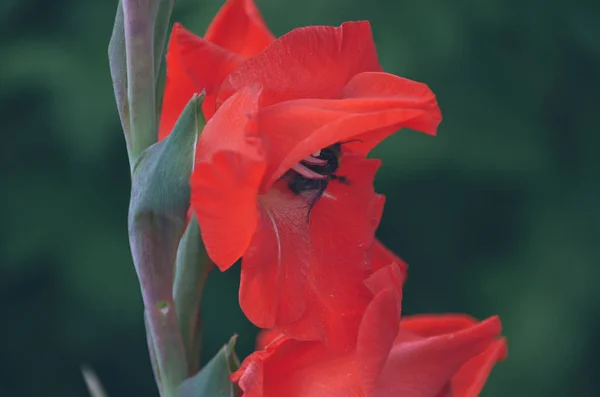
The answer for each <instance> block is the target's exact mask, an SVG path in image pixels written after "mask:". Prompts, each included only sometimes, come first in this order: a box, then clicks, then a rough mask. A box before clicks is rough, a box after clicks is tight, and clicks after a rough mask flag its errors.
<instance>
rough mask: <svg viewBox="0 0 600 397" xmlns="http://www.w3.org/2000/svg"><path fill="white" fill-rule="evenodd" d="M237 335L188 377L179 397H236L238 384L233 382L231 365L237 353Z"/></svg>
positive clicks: (180, 389)
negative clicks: (200, 368)
mask: <svg viewBox="0 0 600 397" xmlns="http://www.w3.org/2000/svg"><path fill="white" fill-rule="evenodd" d="M236 338H237V337H236V336H235V335H234V336H233V337H232V338H231V339H230V340H229V343H228V344H227V345H225V346H223V348H222V349H221V350H219V352H218V353H217V355H216V356H214V357H213V358H212V360H210V361H209V362H208V363H207V364H206V365H205V366H204V368H202V370H201V371H200V372H198V373H197V374H196V375H194V376H193V377H191V378H189V379H187V380H186V381H185V382H183V384H182V385H181V387H180V388H179V397H205V396H206V397H235V396H237V395H238V394H237V393H238V392H237V386H236V385H234V384H233V383H231V381H230V380H229V376H230V375H231V373H232V367H231V366H230V363H231V360H232V357H233V356H234V355H235V353H234V347H235V340H236Z"/></svg>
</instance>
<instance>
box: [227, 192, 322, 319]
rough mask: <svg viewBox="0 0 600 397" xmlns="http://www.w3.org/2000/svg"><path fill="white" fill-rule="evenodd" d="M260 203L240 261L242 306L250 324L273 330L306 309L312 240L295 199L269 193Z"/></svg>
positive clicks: (287, 194)
mask: <svg viewBox="0 0 600 397" xmlns="http://www.w3.org/2000/svg"><path fill="white" fill-rule="evenodd" d="M260 204H261V205H260V212H259V213H260V219H259V223H258V228H257V230H256V233H255V234H254V237H253V238H252V241H251V243H250V246H249V247H248V250H247V251H246V253H245V254H244V258H243V260H242V273H241V279H240V292H239V294H240V306H241V308H242V310H243V311H244V314H245V315H246V317H248V319H249V320H250V321H251V322H252V323H254V324H255V325H257V326H258V327H261V328H273V327H275V326H276V325H278V324H285V323H289V322H292V321H295V320H297V319H298V318H299V317H300V316H301V315H302V313H303V312H304V310H305V302H304V293H305V286H306V268H307V267H308V266H309V261H310V257H309V255H310V241H309V240H308V224H307V222H306V219H307V218H306V205H305V203H304V202H303V201H302V200H301V199H299V197H297V196H294V195H293V194H292V193H291V192H290V191H287V192H286V191H278V190H276V189H273V191H272V192H270V193H269V194H267V195H264V196H261V198H260Z"/></svg>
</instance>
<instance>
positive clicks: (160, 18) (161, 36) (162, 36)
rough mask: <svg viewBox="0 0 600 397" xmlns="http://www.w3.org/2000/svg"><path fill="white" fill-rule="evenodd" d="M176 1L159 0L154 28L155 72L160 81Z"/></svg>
mask: <svg viewBox="0 0 600 397" xmlns="http://www.w3.org/2000/svg"><path fill="white" fill-rule="evenodd" d="M174 5H175V0H158V6H157V8H156V21H155V26H154V71H155V74H156V76H155V79H156V80H157V81H158V75H159V70H160V69H161V66H162V65H163V64H164V62H163V61H164V55H165V45H166V43H167V36H168V34H169V26H170V24H171V13H172V11H173V6H174Z"/></svg>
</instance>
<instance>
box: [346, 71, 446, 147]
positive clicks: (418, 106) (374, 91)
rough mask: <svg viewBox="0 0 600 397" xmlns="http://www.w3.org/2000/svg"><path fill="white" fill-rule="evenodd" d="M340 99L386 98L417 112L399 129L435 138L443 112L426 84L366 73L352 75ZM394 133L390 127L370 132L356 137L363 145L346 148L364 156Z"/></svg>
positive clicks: (386, 74)
mask: <svg viewBox="0 0 600 397" xmlns="http://www.w3.org/2000/svg"><path fill="white" fill-rule="evenodd" d="M342 97H343V98H348V99H350V98H362V99H367V98H369V99H388V100H393V101H395V103H396V104H397V106H398V107H403V108H405V109H415V110H419V111H420V112H417V113H415V115H414V117H413V118H411V119H407V120H406V121H405V122H404V123H403V125H402V127H403V128H410V129H413V130H416V131H421V132H424V133H426V134H431V135H435V134H436V132H437V127H438V125H439V124H440V122H441V121H442V113H441V111H440V108H439V106H438V103H437V100H436V97H435V95H434V94H433V92H432V91H431V90H430V89H429V87H428V86H427V85H426V84H423V83H419V82H416V81H413V80H409V79H405V78H403V77H398V76H395V75H393V74H389V73H372V72H365V73H361V74H358V75H356V76H354V78H353V79H352V80H350V81H349V82H348V84H347V85H346V87H344V91H343V92H342ZM396 130H398V128H394V127H390V128H386V129H382V130H380V131H377V132H376V133H373V132H369V133H367V134H364V135H363V136H359V137H356V138H357V139H360V140H361V141H362V142H360V144H358V143H350V144H349V148H350V150H352V151H356V152H357V153H361V154H365V155H366V154H367V153H368V152H369V151H371V149H373V148H374V147H375V146H377V144H378V143H379V142H381V141H382V140H383V139H385V138H387V137H388V136H389V135H390V134H392V133H394V132H395V131H396Z"/></svg>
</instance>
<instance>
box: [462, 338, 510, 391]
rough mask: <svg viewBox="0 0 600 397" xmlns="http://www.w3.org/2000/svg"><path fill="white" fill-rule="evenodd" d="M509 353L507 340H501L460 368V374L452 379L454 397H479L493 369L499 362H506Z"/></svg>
mask: <svg viewBox="0 0 600 397" xmlns="http://www.w3.org/2000/svg"><path fill="white" fill-rule="evenodd" d="M507 353H508V348H507V345H506V339H505V338H501V339H499V340H497V341H495V342H494V343H492V344H491V345H490V346H488V348H487V349H485V351H484V352H483V353H480V354H479V355H478V356H477V357H475V358H472V359H471V360H469V362H467V363H466V364H465V365H463V366H462V367H460V370H459V371H458V373H457V374H456V375H454V376H453V377H452V381H451V390H452V394H451V395H452V397H477V396H479V393H481V390H483V386H484V385H485V382H486V381H487V378H488V377H489V375H490V372H492V368H493V367H494V365H495V364H496V363H497V362H499V361H502V360H504V359H505V358H506V355H507Z"/></svg>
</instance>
